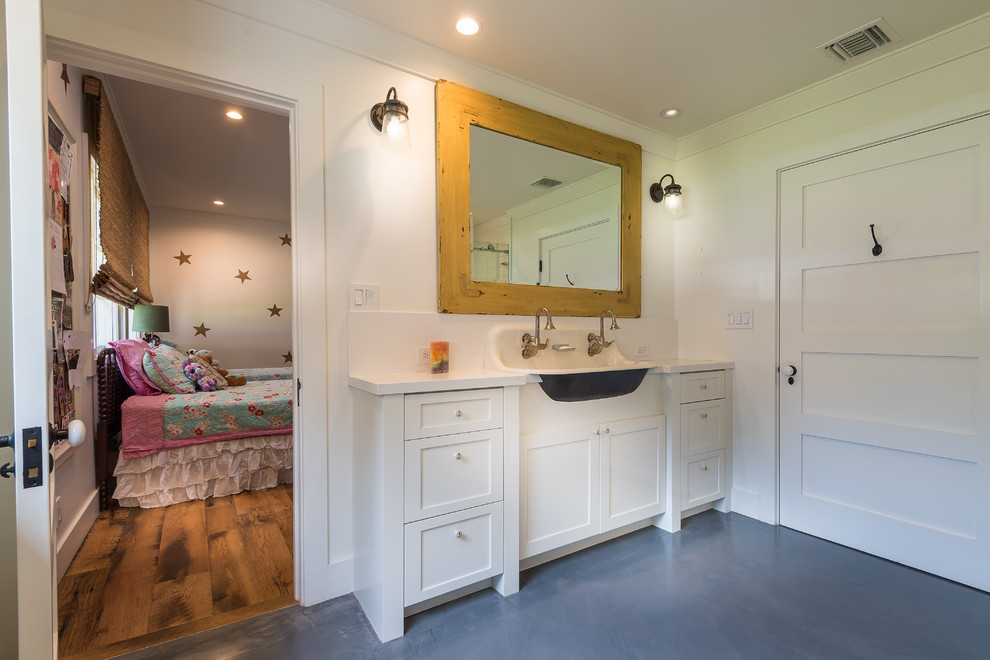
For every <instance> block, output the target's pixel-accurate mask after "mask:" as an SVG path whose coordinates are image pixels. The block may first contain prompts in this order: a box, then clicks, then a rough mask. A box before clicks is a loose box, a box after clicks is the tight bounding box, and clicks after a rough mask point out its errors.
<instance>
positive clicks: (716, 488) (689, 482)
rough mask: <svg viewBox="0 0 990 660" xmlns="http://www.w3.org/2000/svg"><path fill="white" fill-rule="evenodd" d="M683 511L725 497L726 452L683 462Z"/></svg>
mask: <svg viewBox="0 0 990 660" xmlns="http://www.w3.org/2000/svg"><path fill="white" fill-rule="evenodd" d="M681 490H682V493H681V510H682V511H684V510H686V509H690V508H692V507H696V506H701V505H702V504H707V503H708V502H714V501H715V500H718V499H721V498H723V497H725V450H724V449H719V450H716V451H713V452H710V453H708V454H702V455H701V456H697V457H694V458H685V459H684V460H683V461H681Z"/></svg>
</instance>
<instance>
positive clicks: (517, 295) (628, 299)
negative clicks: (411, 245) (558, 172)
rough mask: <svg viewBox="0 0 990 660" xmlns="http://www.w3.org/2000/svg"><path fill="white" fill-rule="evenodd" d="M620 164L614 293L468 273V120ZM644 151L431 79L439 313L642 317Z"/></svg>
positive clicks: (469, 211)
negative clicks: (434, 86)
mask: <svg viewBox="0 0 990 660" xmlns="http://www.w3.org/2000/svg"><path fill="white" fill-rule="evenodd" d="M472 124H474V125H477V126H481V127H483V128H487V129H489V130H493V131H497V132H499V133H503V134H505V135H509V136H512V137H516V138H519V139H521V140H528V141H529V142H535V143H537V144H542V145H544V146H547V147H552V148H554V149H559V150H561V151H566V152H568V153H572V154H577V155H579V156H584V157H586V158H591V159H593V160H597V161H600V162H603V163H609V164H611V165H616V166H618V167H620V168H621V169H622V183H621V196H622V201H621V209H620V225H621V227H620V246H619V250H620V275H619V283H620V288H619V290H618V291H605V290H599V289H572V288H566V287H550V286H537V285H533V284H506V283H500V282H477V281H473V280H472V279H471V221H470V216H471V144H470V142H471V141H470V127H471V125H472ZM642 167H643V159H642V149H641V148H640V146H639V145H638V144H635V143H632V142H627V141H625V140H620V139H619V138H615V137H612V136H610V135H606V134H604V133H599V132H598V131H593V130H591V129H589V128H584V127H583V126H578V125H576V124H572V123H570V122H567V121H564V120H562V119H557V118H556V117H551V116H550V115H545V114H543V113H540V112H536V111H535V110H530V109H529V108H524V107H522V106H518V105H516V104H514V103H509V102H508V101H503V100H501V99H498V98H495V97H494V96H489V95H487V94H483V93H481V92H478V91H475V90H473V89H468V88H467V87H462V86H460V85H455V84H454V83H451V82H448V81H446V80H440V81H438V82H437V223H438V227H437V229H438V253H437V272H438V279H439V297H438V309H439V310H440V312H441V313H444V314H520V315H530V314H535V313H536V310H538V309H539V308H540V307H549V308H550V309H551V310H552V312H553V315H554V316H598V315H599V314H600V313H601V312H602V310H605V309H611V310H612V311H614V312H615V314H616V315H617V316H622V317H626V318H629V317H638V316H639V315H640V308H641V307H640V292H641V281H640V266H641V252H640V251H641V242H642V241H641V233H640V228H641V222H642Z"/></svg>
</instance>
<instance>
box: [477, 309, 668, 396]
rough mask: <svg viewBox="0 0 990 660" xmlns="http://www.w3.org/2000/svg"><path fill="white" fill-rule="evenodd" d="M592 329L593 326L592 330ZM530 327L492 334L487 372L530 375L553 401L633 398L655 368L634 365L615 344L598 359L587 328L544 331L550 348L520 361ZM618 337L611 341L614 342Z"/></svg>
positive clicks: (649, 364) (647, 364) (487, 346)
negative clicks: (617, 397)
mask: <svg viewBox="0 0 990 660" xmlns="http://www.w3.org/2000/svg"><path fill="white" fill-rule="evenodd" d="M589 327H590V326H589ZM526 332H529V333H532V332H533V326H532V325H511V326H498V327H496V328H493V329H492V330H491V331H490V332H489V333H488V338H487V341H486V343H485V367H486V368H487V369H496V370H499V371H511V372H516V373H526V374H530V375H532V376H534V377H535V378H534V380H538V382H539V383H540V387H542V388H543V391H544V392H545V393H546V394H547V396H549V397H550V398H551V399H553V400H554V401H591V400H593V399H605V398H609V397H614V396H622V395H623V394H629V393H631V392H635V391H636V389H637V388H638V387H639V386H640V384H641V383H642V382H643V378H644V377H645V376H646V372H647V371H649V370H650V368H651V367H653V366H655V364H654V363H652V362H643V361H637V360H630V359H629V358H627V357H626V356H625V355H623V354H622V352H621V351H620V350H619V346H618V344H612V345H611V346H609V347H608V348H605V349H604V350H603V351H602V352H601V353H599V354H598V355H588V332H589V328H563V329H561V328H558V329H556V330H549V331H543V332H542V333H541V335H542V336H541V337H540V339H541V341H543V340H545V339H547V338H549V340H550V345H549V346H548V347H547V348H545V349H543V350H541V351H540V352H538V353H537V354H536V355H535V356H533V357H531V358H528V359H527V358H524V357H523V356H522V336H523V334H524V333H526ZM614 337H615V335H614V331H613V332H611V333H608V336H607V338H608V339H610V340H611V339H614Z"/></svg>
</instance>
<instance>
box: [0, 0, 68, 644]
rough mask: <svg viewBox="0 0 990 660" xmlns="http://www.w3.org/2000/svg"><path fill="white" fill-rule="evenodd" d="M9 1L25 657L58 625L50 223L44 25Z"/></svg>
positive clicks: (20, 624)
mask: <svg viewBox="0 0 990 660" xmlns="http://www.w3.org/2000/svg"><path fill="white" fill-rule="evenodd" d="M0 2H3V20H4V25H3V32H4V38H5V40H6V44H5V46H6V52H5V57H6V67H7V68H6V77H5V81H4V82H5V83H6V85H5V87H6V89H5V92H6V101H7V103H6V113H4V119H5V120H6V121H5V125H4V129H5V134H6V136H7V153H6V156H7V163H6V164H7V170H8V177H7V183H8V185H9V189H8V191H7V192H8V193H9V196H8V199H9V207H8V208H7V209H5V211H7V212H6V213H2V214H0V215H2V216H3V217H4V219H3V220H2V221H0V222H2V223H3V224H4V225H5V226H4V230H9V233H8V235H9V236H10V244H9V248H10V256H9V264H10V279H9V280H8V281H9V288H8V287H7V286H6V283H5V286H4V287H3V288H2V289H3V290H2V295H3V296H4V297H5V298H6V303H7V304H6V309H7V310H9V311H8V312H7V313H9V319H10V329H11V348H12V351H11V354H12V360H11V363H10V365H11V366H10V369H9V370H7V369H5V370H4V371H7V373H3V374H0V378H2V379H3V380H4V381H5V382H6V385H5V387H4V388H2V389H3V390H4V391H8V392H10V394H12V396H13V420H12V421H11V420H10V419H6V420H3V421H4V428H2V429H0V434H3V435H6V434H8V433H11V434H12V435H13V437H12V444H13V445H14V452H13V463H14V468H15V469H14V474H13V475H12V476H11V477H10V478H11V479H13V481H14V489H13V490H14V498H15V511H16V537H17V562H16V566H15V565H14V564H13V562H4V564H5V568H4V569H3V570H10V569H15V570H16V572H17V635H18V639H17V648H18V656H19V657H20V658H22V659H24V658H52V657H54V656H55V649H56V644H55V636H56V633H57V631H56V625H55V621H56V618H55V598H54V595H55V579H54V561H53V558H54V543H53V535H52V519H51V498H52V480H51V475H50V474H49V464H50V457H49V454H48V451H47V447H48V415H49V410H50V408H51V406H50V401H49V398H50V396H51V392H50V389H49V387H48V373H49V369H48V360H49V359H50V355H51V351H50V350H49V345H48V342H49V340H48V336H49V335H50V331H49V321H48V319H49V317H50V315H51V312H50V311H49V310H50V308H51V303H50V292H49V290H48V289H49V285H48V277H47V259H46V256H47V250H46V232H47V223H46V222H45V168H46V152H45V144H46V138H45V127H46V121H47V101H46V98H47V97H46V91H45V56H44V25H43V19H42V8H41V2H40V1H39V0H0ZM5 314H6V313H5ZM8 388H9V389H8ZM26 437H27V439H25V438H26ZM31 445H35V446H36V449H35V448H32V447H31ZM26 447H27V449H26V451H27V454H25V448H26ZM2 451H3V453H4V456H3V461H9V460H10V452H9V451H8V450H6V449H4V450H2ZM32 453H36V454H37V455H38V457H39V458H40V465H38V467H37V472H36V473H34V472H33V470H28V469H25V468H26V467H27V466H28V464H29V463H30V462H31V459H32V456H31V454H32ZM9 650H10V646H5V652H7V651H9Z"/></svg>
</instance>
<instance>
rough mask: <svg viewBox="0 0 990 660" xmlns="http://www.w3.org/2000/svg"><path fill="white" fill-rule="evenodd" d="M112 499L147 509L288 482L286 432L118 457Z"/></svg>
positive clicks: (289, 441) (289, 439) (289, 445)
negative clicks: (130, 456) (134, 456)
mask: <svg viewBox="0 0 990 660" xmlns="http://www.w3.org/2000/svg"><path fill="white" fill-rule="evenodd" d="M113 474H114V476H115V477H117V489H116V490H115V491H114V494H113V496H114V498H115V499H116V500H117V502H118V503H119V504H120V506H126V507H132V506H139V507H142V508H145V509H150V508H154V507H159V506H168V505H169V504H176V503H178V502H186V501H189V500H205V499H206V498H207V497H224V496H226V495H233V494H235V493H240V492H241V491H244V490H261V489H264V488H272V487H274V486H277V485H278V484H285V483H292V434H291V433H287V434H284V435H263V436H254V437H250V438H237V439H234V440H219V441H217V442H210V443H206V444H202V445H189V446H187V447H178V448H176V449H166V450H165V451H160V452H158V453H156V454H151V455H149V456H141V457H138V458H121V459H120V460H118V461H117V468H116V469H115V470H114V472H113Z"/></svg>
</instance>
